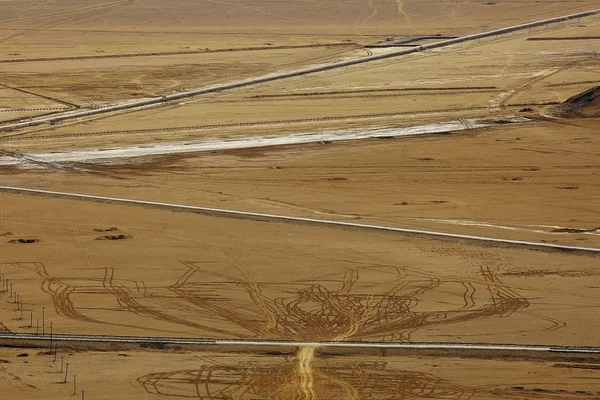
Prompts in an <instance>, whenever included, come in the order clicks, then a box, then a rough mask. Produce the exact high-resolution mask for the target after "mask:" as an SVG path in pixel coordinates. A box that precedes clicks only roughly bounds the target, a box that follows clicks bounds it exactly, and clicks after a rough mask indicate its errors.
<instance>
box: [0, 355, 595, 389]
mask: <svg viewBox="0 0 600 400" xmlns="http://www.w3.org/2000/svg"><path fill="white" fill-rule="evenodd" d="M43 353H44V352H43V351H40V350H39V349H3V350H0V360H2V361H1V362H2V364H0V389H2V393H3V398H5V399H7V400H13V399H14V400H16V399H23V398H27V399H49V400H51V399H63V398H71V396H72V394H73V389H74V387H73V380H74V379H75V391H76V393H77V396H79V395H80V393H81V391H85V398H86V399H89V398H94V399H114V398H118V399H125V398H127V399H172V398H191V399H229V398H238V399H269V398H273V396H277V398H290V399H291V398H294V396H299V395H302V394H304V392H303V391H302V390H301V389H300V387H301V386H299V385H300V384H301V383H303V382H304V383H306V381H305V380H303V378H304V377H303V375H302V374H301V371H299V370H298V369H297V368H298V359H297V358H296V357H295V355H294V354H293V353H292V354H282V355H267V354H260V355H250V354H227V353H226V354H223V353H211V352H202V353H193V352H164V351H163V352H161V351H146V352H138V351H126V352H119V353H104V352H68V351H60V350H59V352H58V353H57V357H56V361H53V360H54V356H53V355H47V354H43ZM19 355H20V356H19ZM24 355H27V357H24ZM323 355H324V354H322V353H320V352H319V351H317V354H316V357H315V358H314V359H313V360H312V364H311V370H310V373H311V380H310V383H311V387H310V388H311V389H312V390H311V391H312V393H313V394H314V396H315V398H319V399H322V398H327V399H332V400H333V399H335V400H337V399H348V398H360V399H367V398H374V399H386V398H393V399H444V400H445V399H464V398H469V399H478V400H483V399H509V398H510V399H513V398H514V399H526V400H529V399H547V400H552V399H567V400H571V399H582V398H584V399H588V398H595V397H596V396H598V394H599V393H600V384H599V383H598V377H599V375H600V372H599V371H598V364H595V363H578V362H569V361H562V362H561V361H541V362H540V361H536V362H531V361H526V360H510V359H509V360H488V359H460V358H452V357H441V358H439V357H438V358H432V357H398V356H388V357H377V356H345V357H340V358H332V357H324V356H323ZM61 363H63V373H60V370H61ZM66 363H69V372H68V376H67V382H66V383H63V382H64V378H65V373H64V367H65V365H66ZM116 366H119V367H118V368H116ZM75 375H76V377H75V378H74V376H75ZM309 392H310V391H309Z"/></svg>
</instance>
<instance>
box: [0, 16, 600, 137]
mask: <svg viewBox="0 0 600 400" xmlns="http://www.w3.org/2000/svg"><path fill="white" fill-rule="evenodd" d="M597 14H600V9H594V10H590V11H585V12H580V13H576V14H569V15H565V16H561V17H555V18H550V19H545V20H539V21H534V22H529V23H526V24H520V25H515V26H510V27H507V28H500V29H494V30H491V31H487V32H481V33H476V34H473V35H466V36H462V37H458V38H455V39H448V40H442V41H439V42H436V43H431V44H426V45H423V46H418V47H414V48H409V49H403V50H395V51H391V52H387V53H385V54H376V55H370V56H365V57H359V58H354V59H351V60H344V61H337V62H331V63H328V64H323V65H317V66H312V67H305V68H300V69H295V70H291V71H286V72H277V73H272V74H268V75H263V76H259V77H254V78H248V79H243V80H240V81H235V82H230V83H225V84H218V85H213V86H208V87H204V88H199V89H192V90H187V91H182V92H177V93H173V94H170V95H166V96H160V97H153V98H150V99H144V100H139V101H131V102H128V103H126V104H118V105H114V106H108V107H102V108H96V109H88V110H83V111H82V110H77V111H72V112H66V113H61V114H57V115H53V116H46V117H40V118H33V119H31V120H28V121H24V122H17V123H10V124H6V125H0V131H2V130H16V129H20V128H25V127H31V126H37V125H42V124H44V123H55V122H60V121H66V120H70V119H76V118H82V117H89V116H93V115H100V114H106V113H111V112H115V111H121V110H127V109H143V108H147V107H153V106H156V105H160V104H166V103H170V102H173V101H178V100H181V99H183V98H186V97H192V96H198V95H201V94H206V93H214V92H221V91H225V90H230V89H236V88H240V87H244V86H250V85H256V84H260V83H265V82H271V81H275V80H280V79H286V78H291V77H295V76H301V75H309V74H313V73H317V72H323V71H328V70H332V69H337V68H344V67H348V66H351V65H356V64H362V63H367V62H371V61H376V60H383V59H387V58H392V57H399V56H405V55H409V54H413V53H418V52H422V51H426V50H432V49H437V48H442V47H447V46H452V45H455V44H458V43H463V42H469V41H474V40H480V39H483V38H488V37H494V36H499V35H505V34H507V33H511V32H516V31H520V30H525V29H531V28H535V27H539V26H544V25H549V24H555V23H560V22H565V21H569V20H573V19H578V18H584V17H589V16H592V15H597Z"/></svg>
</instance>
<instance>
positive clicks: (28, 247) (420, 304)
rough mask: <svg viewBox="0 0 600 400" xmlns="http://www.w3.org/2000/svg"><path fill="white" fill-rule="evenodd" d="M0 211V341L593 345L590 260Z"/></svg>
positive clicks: (192, 220) (216, 225)
mask: <svg viewBox="0 0 600 400" xmlns="http://www.w3.org/2000/svg"><path fill="white" fill-rule="evenodd" d="M0 196H1V198H2V204H3V205H4V206H3V208H2V211H1V213H2V221H3V226H2V231H3V235H4V236H2V243H1V244H0V247H1V249H2V260H3V261H2V264H1V265H0V268H1V269H2V273H3V274H4V278H5V279H8V280H9V281H8V282H9V284H8V285H12V286H8V285H6V284H5V285H4V288H3V289H4V291H3V292H2V299H3V302H2V304H3V306H2V313H1V315H2V320H1V322H2V324H3V325H4V326H5V327H6V329H8V330H10V331H13V332H36V330H37V332H42V331H46V332H47V331H48V330H49V324H50V323H51V322H52V323H53V327H54V328H53V329H54V332H60V333H92V334H126V335H152V336H165V335H167V336H195V337H226V338H253V337H256V338H272V339H292V340H305V341H314V340H333V339H338V340H342V339H345V340H395V341H402V340H415V341H471V342H472V341H475V342H492V343H494V342H509V343H557V344H572V343H577V344H580V345H582V344H586V345H594V344H596V339H597V338H596V332H595V330H594V329H593V326H594V324H595V322H594V320H593V318H592V316H593V315H595V314H596V313H597V307H599V306H600V297H598V295H597V290H596V288H597V287H598V285H599V284H600V283H599V282H598V279H600V278H599V275H598V270H597V266H598V258H597V257H595V256H591V255H586V254H576V253H573V254H571V253H561V252H539V251H531V250H527V249H511V248H493V247H485V246H483V247H482V246H481V245H475V244H468V243H450V242H441V241H438V240H430V239H417V238H408V237H403V236H398V235H394V234H380V233H368V232H361V231H353V230H339V229H335V228H325V227H307V226H300V225H292V224H285V223H283V224H282V223H268V222H253V221H244V220H232V219H225V218H216V217H207V216H201V215H196V214H190V213H181V212H180V213H174V212H170V211H165V210H157V209H151V208H137V207H131V206H121V205H116V204H98V203H89V202H81V201H78V200H64V199H52V198H42V197H31V196H21V195H10V194H6V193H3V194H1V195H0ZM19 239H24V240H26V241H31V240H34V239H35V240H36V242H34V243H19ZM110 239H117V240H110ZM118 239H120V240H118ZM10 288H12V291H13V296H12V297H11V296H10V292H9V291H10ZM16 293H18V296H19V299H20V300H21V301H23V310H24V312H23V319H21V313H20V310H19V311H17V305H16V304H15V297H16ZM44 307H45V310H43V308H44ZM42 311H44V315H43V316H42ZM32 321H33V322H32ZM44 322H45V323H44ZM30 325H32V326H31V327H30Z"/></svg>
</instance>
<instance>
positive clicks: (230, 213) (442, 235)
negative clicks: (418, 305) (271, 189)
mask: <svg viewBox="0 0 600 400" xmlns="http://www.w3.org/2000/svg"><path fill="white" fill-rule="evenodd" d="M0 191H5V192H14V193H21V194H33V195H46V196H53V197H61V198H68V199H76V200H87V201H95V202H103V203H104V202H113V203H120V204H128V205H138V206H147V207H148V206H149V207H157V208H163V209H167V210H178V211H191V212H195V213H198V214H204V215H209V216H216V217H224V218H236V219H249V220H253V221H262V222H278V223H298V224H303V225H309V226H329V227H334V228H336V227H337V228H347V229H348V228H351V229H361V230H369V231H379V232H392V233H400V234H408V235H417V236H426V237H432V238H436V239H446V240H447V239H454V240H468V241H472V242H476V243H486V244H498V245H509V246H518V247H525V248H537V249H546V250H559V251H579V252H587V253H592V254H598V253H600V248H594V247H581V246H570V245H561V244H554V243H541V242H529V241H524V240H510V239H500V238H491V237H485V236H473V235H462V234H455V233H447V232H437V231H427V230H421V229H409V228H395V227H391V226H382V225H370V224H358V223H354V222H344V221H331V220H323V219H314V218H303V217H293V216H287V215H275V214H264V213H256V212H248V211H238V210H226V209H220V208H210V207H198V206H188V205H183V204H172V203H162V202H156V201H144V200H134V199H124V198H118V197H106V196H94V195H88V194H79V193H67V192H57V191H52V190H41V189H28V188H20V187H12V186H0Z"/></svg>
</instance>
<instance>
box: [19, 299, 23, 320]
mask: <svg viewBox="0 0 600 400" xmlns="http://www.w3.org/2000/svg"><path fill="white" fill-rule="evenodd" d="M19 319H20V320H21V321H22V320H23V300H21V318H19Z"/></svg>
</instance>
